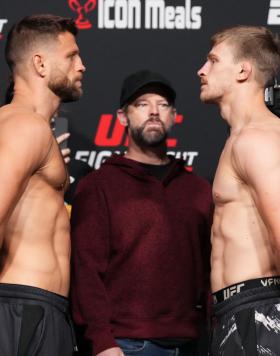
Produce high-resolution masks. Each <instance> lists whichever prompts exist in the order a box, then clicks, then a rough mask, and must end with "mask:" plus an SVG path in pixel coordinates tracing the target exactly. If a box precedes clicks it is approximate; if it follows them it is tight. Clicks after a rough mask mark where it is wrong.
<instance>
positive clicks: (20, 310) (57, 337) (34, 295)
mask: <svg viewBox="0 0 280 356" xmlns="http://www.w3.org/2000/svg"><path fill="white" fill-rule="evenodd" d="M0 323H1V326H0V355H1V356H37V355H38V356H70V355H73V352H74V351H75V350H76V342H75V335H74V331H73V326H72V322H71V319H70V316H69V312H68V300H67V298H64V297H62V296H60V295H58V294H55V293H51V292H48V291H46V290H43V289H40V288H35V287H29V286H24V285H17V284H5V283H0Z"/></svg>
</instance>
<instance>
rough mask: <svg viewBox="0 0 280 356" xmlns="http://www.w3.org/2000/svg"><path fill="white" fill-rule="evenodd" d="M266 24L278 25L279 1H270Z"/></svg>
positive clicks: (279, 20) (279, 15)
mask: <svg viewBox="0 0 280 356" xmlns="http://www.w3.org/2000/svg"><path fill="white" fill-rule="evenodd" d="M267 24H268V25H280V0H270V7H269V10H268V17H267Z"/></svg>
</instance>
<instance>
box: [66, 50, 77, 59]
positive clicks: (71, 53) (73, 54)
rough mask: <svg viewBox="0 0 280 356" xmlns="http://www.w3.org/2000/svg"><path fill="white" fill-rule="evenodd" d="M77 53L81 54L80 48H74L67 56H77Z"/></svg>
mask: <svg viewBox="0 0 280 356" xmlns="http://www.w3.org/2000/svg"><path fill="white" fill-rule="evenodd" d="M76 54H80V51H79V50H78V49H74V50H73V51H71V52H69V53H68V54H67V56H69V57H71V56H75V55H76Z"/></svg>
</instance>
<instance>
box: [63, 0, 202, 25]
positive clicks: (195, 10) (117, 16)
mask: <svg viewBox="0 0 280 356" xmlns="http://www.w3.org/2000/svg"><path fill="white" fill-rule="evenodd" d="M96 1H98V12H97V15H98V21H97V27H98V28H99V29H106V30H112V29H120V30H122V29H147V30H186V29H187V30H198V29H200V28H201V25H202V18H201V12H202V6H193V5H192V2H194V1H197V0H181V1H182V4H181V5H178V3H177V6H174V5H172V6H171V5H170V6H168V5H167V4H166V0H88V1H87V2H86V3H85V4H84V5H82V4H81V2H82V0H68V4H69V6H70V8H71V9H72V10H73V11H75V12H77V13H78V18H77V20H76V25H77V27H78V28H79V29H89V28H91V23H90V21H89V20H88V19H87V17H86V14H87V13H88V12H90V11H92V10H94V8H95V6H96ZM177 1H178V0H177Z"/></svg>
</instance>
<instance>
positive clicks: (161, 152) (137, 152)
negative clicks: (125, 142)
mask: <svg viewBox="0 0 280 356" xmlns="http://www.w3.org/2000/svg"><path fill="white" fill-rule="evenodd" d="M166 150H167V148H166V144H165V143H164V144H161V145H159V146H157V147H140V146H137V145H136V144H135V143H134V142H133V141H132V140H131V142H130V143H129V146H128V149H127V153H126V155H125V156H126V157H127V158H129V159H132V160H134V161H137V162H141V163H147V164H154V165H162V164H167V163H168V162H169V158H168V157H167V155H166Z"/></svg>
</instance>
